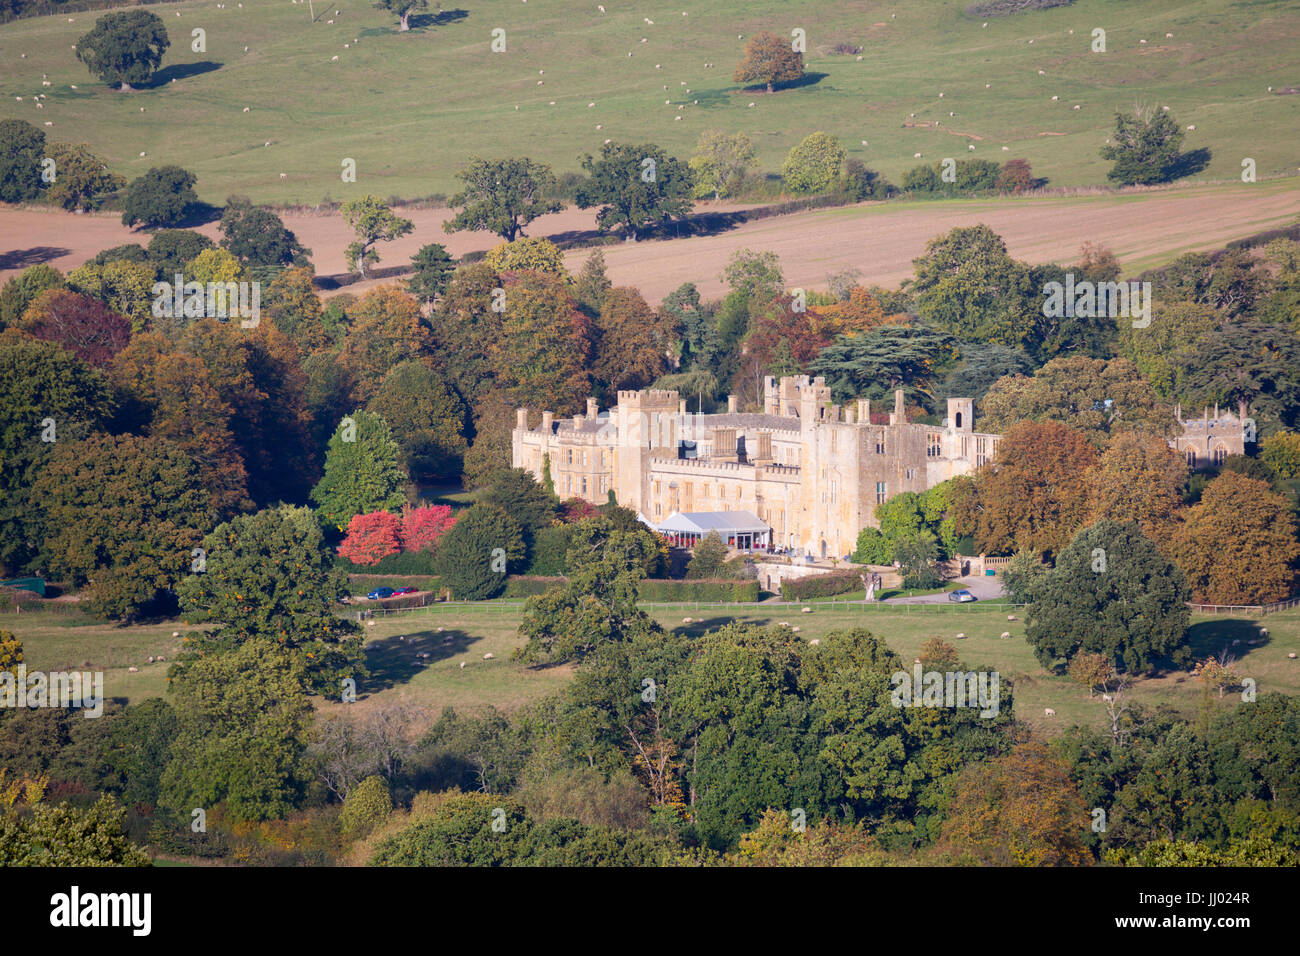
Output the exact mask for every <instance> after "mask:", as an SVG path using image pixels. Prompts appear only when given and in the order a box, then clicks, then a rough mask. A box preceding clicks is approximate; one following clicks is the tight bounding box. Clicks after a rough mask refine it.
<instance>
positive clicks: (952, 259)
mask: <svg viewBox="0 0 1300 956" xmlns="http://www.w3.org/2000/svg"><path fill="white" fill-rule="evenodd" d="M913 266H914V268H915V275H916V278H915V279H913V280H910V281H909V282H908V283H906V287H907V289H908V290H909V291H910V292H911V294H912V297H913V301H914V302H915V305H916V311H917V313H918V314H919V315H920V316H921V318H922V319H924V320H926V321H927V322H929V323H931V324H933V325H934V326H936V327H937V328H939V329H942V330H943V331H945V332H948V333H950V334H952V335H955V336H956V337H957V338H959V339H964V340H967V341H975V342H995V343H997V344H999V345H1005V346H1008V347H1010V348H1015V347H1018V346H1024V347H1029V346H1032V344H1033V342H1032V336H1033V333H1034V329H1035V323H1036V322H1037V320H1038V315H1039V314H1040V313H1041V312H1042V309H1041V307H1039V305H1038V303H1035V302H1032V301H1031V295H1032V293H1033V283H1032V281H1031V278H1030V274H1029V270H1028V268H1026V267H1025V266H1024V265H1023V264H1022V263H1019V262H1016V261H1015V260H1013V259H1012V258H1011V256H1010V255H1009V254H1008V253H1007V246H1006V243H1005V242H1004V241H1003V240H1002V238H1001V237H1000V236H998V235H997V234H996V233H994V232H993V230H991V229H990V228H989V227H988V226H984V225H979V226H972V227H969V228H967V227H958V228H956V229H953V230H951V231H949V232H947V233H946V234H944V235H942V236H939V237H938V238H936V239H932V240H931V241H930V242H929V243H928V244H927V245H926V251H925V255H923V256H921V257H920V258H919V259H914V260H913Z"/></svg>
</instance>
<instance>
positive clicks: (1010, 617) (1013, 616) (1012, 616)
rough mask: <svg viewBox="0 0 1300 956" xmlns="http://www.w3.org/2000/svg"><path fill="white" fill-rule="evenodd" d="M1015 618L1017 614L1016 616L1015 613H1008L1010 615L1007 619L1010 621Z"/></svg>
mask: <svg viewBox="0 0 1300 956" xmlns="http://www.w3.org/2000/svg"><path fill="white" fill-rule="evenodd" d="M1015 619H1016V616H1015V615H1014V614H1008V615H1007V620H1008V621H1014V620H1015Z"/></svg>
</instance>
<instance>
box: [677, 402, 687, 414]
mask: <svg viewBox="0 0 1300 956" xmlns="http://www.w3.org/2000/svg"><path fill="white" fill-rule="evenodd" d="M677 414H678V415H685V414H686V399H684V398H682V399H678V401H677Z"/></svg>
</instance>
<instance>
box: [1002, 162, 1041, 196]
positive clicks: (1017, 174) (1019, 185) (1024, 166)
mask: <svg viewBox="0 0 1300 956" xmlns="http://www.w3.org/2000/svg"><path fill="white" fill-rule="evenodd" d="M1036 185H1038V181H1037V180H1036V179H1034V173H1033V170H1032V169H1031V168H1030V165H1029V160H1027V159H1009V160H1007V161H1006V162H1005V163H1003V164H1002V169H1001V170H999V171H998V179H997V183H996V184H995V188H996V189H997V190H998V191H999V192H1004V193H1023V192H1027V191H1028V190H1030V189H1033V188H1034V187H1035V186H1036Z"/></svg>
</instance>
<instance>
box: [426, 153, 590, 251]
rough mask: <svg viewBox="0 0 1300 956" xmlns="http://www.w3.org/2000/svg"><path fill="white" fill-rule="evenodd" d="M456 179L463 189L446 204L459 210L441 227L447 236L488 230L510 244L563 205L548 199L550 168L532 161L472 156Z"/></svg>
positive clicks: (551, 182)
mask: <svg viewBox="0 0 1300 956" xmlns="http://www.w3.org/2000/svg"><path fill="white" fill-rule="evenodd" d="M456 178H457V179H459V180H460V181H461V182H463V183H464V184H465V188H464V190H462V191H461V192H459V193H457V194H456V195H454V196H452V197H451V198H450V199H449V200H447V205H448V206H449V207H451V208H452V209H459V210H460V211H459V212H458V213H457V214H456V216H455V218H453V219H451V220H449V221H447V222H444V223H443V224H442V225H443V229H445V230H446V231H447V232H459V231H460V230H462V229H469V230H487V231H489V232H494V233H496V234H497V235H498V236H501V237H502V238H503V239H505V240H506V241H507V242H513V241H514V240H515V239H516V238H518V236H519V235H520V233H521V232H522V230H523V227H524V226H526V225H528V224H529V223H530V222H532V221H533V220H534V219H536V218H537V217H538V216H544V215H546V214H547V213H552V212H559V211H560V210H561V209H563V208H564V204H563V203H561V202H559V201H558V200H556V199H552V198H551V193H552V192H553V190H554V189H555V174H554V173H553V172H551V167H549V166H547V165H544V164H542V163H534V162H533V161H532V160H531V159H527V158H516V159H500V160H486V159H482V158H480V157H478V156H473V157H470V161H469V165H468V166H467V167H465V168H464V169H462V170H461V171H460V172H458V173H457V174H456Z"/></svg>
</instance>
